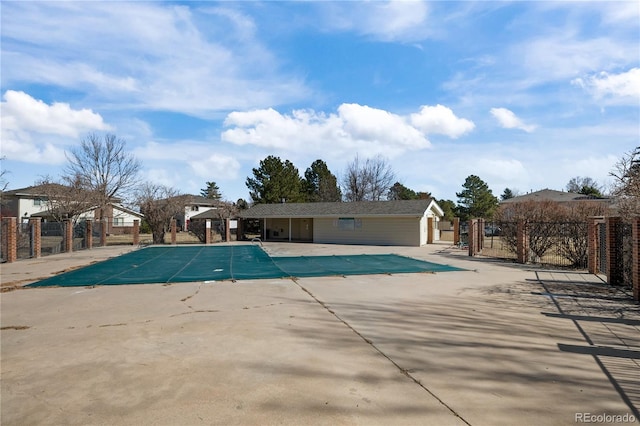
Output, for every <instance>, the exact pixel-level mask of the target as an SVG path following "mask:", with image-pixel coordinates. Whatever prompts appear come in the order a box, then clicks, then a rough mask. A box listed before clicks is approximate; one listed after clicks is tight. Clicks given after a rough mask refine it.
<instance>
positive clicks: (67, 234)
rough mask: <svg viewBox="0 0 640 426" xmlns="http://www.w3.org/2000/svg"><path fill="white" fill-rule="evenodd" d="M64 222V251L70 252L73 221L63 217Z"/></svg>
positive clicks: (71, 249) (71, 248)
mask: <svg viewBox="0 0 640 426" xmlns="http://www.w3.org/2000/svg"><path fill="white" fill-rule="evenodd" d="M63 223H64V251H65V252H67V253H71V252H72V251H73V223H71V219H65V220H64V221H63Z"/></svg>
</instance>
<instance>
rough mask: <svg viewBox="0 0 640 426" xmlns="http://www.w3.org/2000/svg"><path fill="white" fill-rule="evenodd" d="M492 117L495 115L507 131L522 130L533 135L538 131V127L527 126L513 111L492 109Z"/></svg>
mask: <svg viewBox="0 0 640 426" xmlns="http://www.w3.org/2000/svg"><path fill="white" fill-rule="evenodd" d="M491 115H493V116H494V117H495V118H496V119H497V120H498V122H499V123H500V125H501V126H502V127H504V128H505V129H520V130H524V131H525V132H527V133H531V132H533V131H534V130H535V129H536V126H534V125H532V124H525V123H524V122H523V121H522V120H520V119H519V118H518V117H517V116H516V115H515V114H514V113H513V112H512V111H510V110H508V109H506V108H491Z"/></svg>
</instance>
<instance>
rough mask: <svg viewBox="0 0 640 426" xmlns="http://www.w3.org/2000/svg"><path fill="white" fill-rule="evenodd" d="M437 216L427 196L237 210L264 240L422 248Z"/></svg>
mask: <svg viewBox="0 0 640 426" xmlns="http://www.w3.org/2000/svg"><path fill="white" fill-rule="evenodd" d="M442 216H444V212H443V211H442V209H441V208H440V206H438V204H437V203H436V202H435V200H433V199H428V200H399V201H362V202H346V203H341V202H335V203H326V202H323V203H284V204H257V205H254V206H253V207H251V208H250V209H248V210H244V211H242V212H240V217H241V218H242V219H245V220H246V219H258V220H260V222H261V228H262V230H261V237H262V238H263V240H265V241H306V242H314V243H337V244H364V245H399V246H422V245H424V244H427V241H428V237H429V234H430V235H431V237H432V239H433V240H438V239H439V231H438V222H439V220H440V218H442ZM428 218H432V220H431V221H429V220H428Z"/></svg>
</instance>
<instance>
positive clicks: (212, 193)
mask: <svg viewBox="0 0 640 426" xmlns="http://www.w3.org/2000/svg"><path fill="white" fill-rule="evenodd" d="M206 185H207V186H206V188H203V189H201V190H200V195H202V196H203V197H205V198H210V199H212V200H219V199H221V198H222V194H221V193H220V188H219V187H218V185H216V183H215V182H207V183H206Z"/></svg>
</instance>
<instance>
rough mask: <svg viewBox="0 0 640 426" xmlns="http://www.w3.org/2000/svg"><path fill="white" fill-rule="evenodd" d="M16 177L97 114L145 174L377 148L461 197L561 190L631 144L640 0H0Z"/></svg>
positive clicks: (600, 174) (43, 172)
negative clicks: (472, 183)
mask: <svg viewBox="0 0 640 426" xmlns="http://www.w3.org/2000/svg"><path fill="white" fill-rule="evenodd" d="M1 20H2V21H1V30H0V31H1V35H2V57H1V60H2V62H1V71H2V76H1V94H2V147H1V148H2V156H3V157H4V160H3V161H2V167H3V170H6V174H5V177H6V180H8V182H9V189H15V188H20V187H25V186H29V185H32V184H34V183H35V182H36V181H37V180H38V179H41V178H42V177H44V176H49V177H52V178H54V179H55V178H56V177H58V176H59V174H60V173H61V170H62V168H63V166H64V163H65V161H66V160H65V151H68V150H69V149H71V148H73V147H74V146H77V145H78V144H79V143H80V141H81V140H82V138H83V137H85V136H86V135H87V134H88V133H90V132H98V133H102V132H110V133H114V134H116V135H117V136H118V137H120V138H123V139H125V140H126V142H127V147H128V148H129V150H130V151H131V152H132V153H134V154H135V155H136V156H137V157H138V158H139V159H140V161H141V162H142V164H143V170H142V173H141V177H140V179H141V180H149V181H153V182H156V183H161V184H165V185H168V186H171V187H174V188H176V189H178V190H180V191H181V192H183V193H192V194H198V193H199V192H200V189H201V188H204V187H205V182H206V181H215V182H216V183H217V184H218V186H219V187H220V189H221V191H222V194H223V197H224V198H225V199H228V200H232V201H235V200H237V199H238V198H245V199H247V200H248V199H249V194H248V190H247V188H246V185H245V181H246V178H247V177H249V176H251V175H252V172H251V170H252V168H254V167H257V166H258V165H259V162H260V160H262V159H264V158H265V157H267V156H268V155H276V156H279V157H280V158H281V159H283V160H290V161H292V162H293V163H294V164H295V165H296V167H297V168H298V170H299V171H300V174H301V175H302V174H304V171H305V169H306V168H307V167H309V166H310V165H311V163H312V162H313V161H314V160H316V159H322V160H324V161H325V162H326V163H327V164H328V166H329V169H330V170H331V171H332V172H333V173H334V174H336V175H337V176H338V177H339V178H340V177H341V176H342V175H343V174H344V170H345V168H346V166H347V164H348V163H349V162H351V161H352V160H353V159H354V158H355V156H356V155H358V156H359V157H360V158H367V157H373V156H375V155H378V154H380V155H382V156H384V157H386V158H387V159H388V161H389V163H390V164H391V166H392V167H393V169H394V170H395V172H396V174H397V177H398V180H399V181H400V182H402V183H403V184H404V185H406V186H407V187H409V188H411V189H413V190H415V191H428V192H431V193H432V194H433V195H434V196H435V197H437V198H444V199H451V200H454V201H456V200H457V198H456V195H455V194H456V192H460V191H461V189H462V185H463V183H464V180H465V178H466V177H467V176H469V175H471V174H474V175H478V176H480V177H481V178H482V179H483V180H484V181H486V182H487V183H488V184H489V187H490V188H491V189H492V190H493V192H494V194H495V195H497V196H499V195H500V194H501V193H502V192H503V190H504V189H505V188H507V187H508V188H511V189H512V190H517V191H519V192H520V193H525V192H528V191H530V190H538V189H543V188H551V189H558V190H562V189H564V188H565V187H566V184H567V182H568V181H569V180H570V179H571V178H573V177H576V176H588V177H591V178H593V179H595V180H596V181H598V182H599V183H601V184H603V185H607V184H610V183H611V181H610V179H609V177H608V173H609V172H610V171H611V170H612V169H613V166H614V164H615V163H616V161H618V160H619V159H620V158H621V157H622V156H623V155H624V154H625V153H627V152H629V151H631V150H632V149H633V148H634V147H635V146H637V145H638V144H640V2H638V1H629V2H616V1H607V2H573V1H572V2H553V1H544V2H543V1H535V2H526V1H516V2H485V1H482V2H466V1H464V2H463V1H459V2H456V1H446V2H445V1H435V2H416V1H398V2H386V1H372V2H359V1H350V2H346V1H343V2H327V1H322V2H313V1H312V2H280V1H267V2H253V1H244V2H213V1H203V2H159V1H158V2H153V1H151V2H89V1H82V2H33V1H29V2H18V1H2V3H1Z"/></svg>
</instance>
